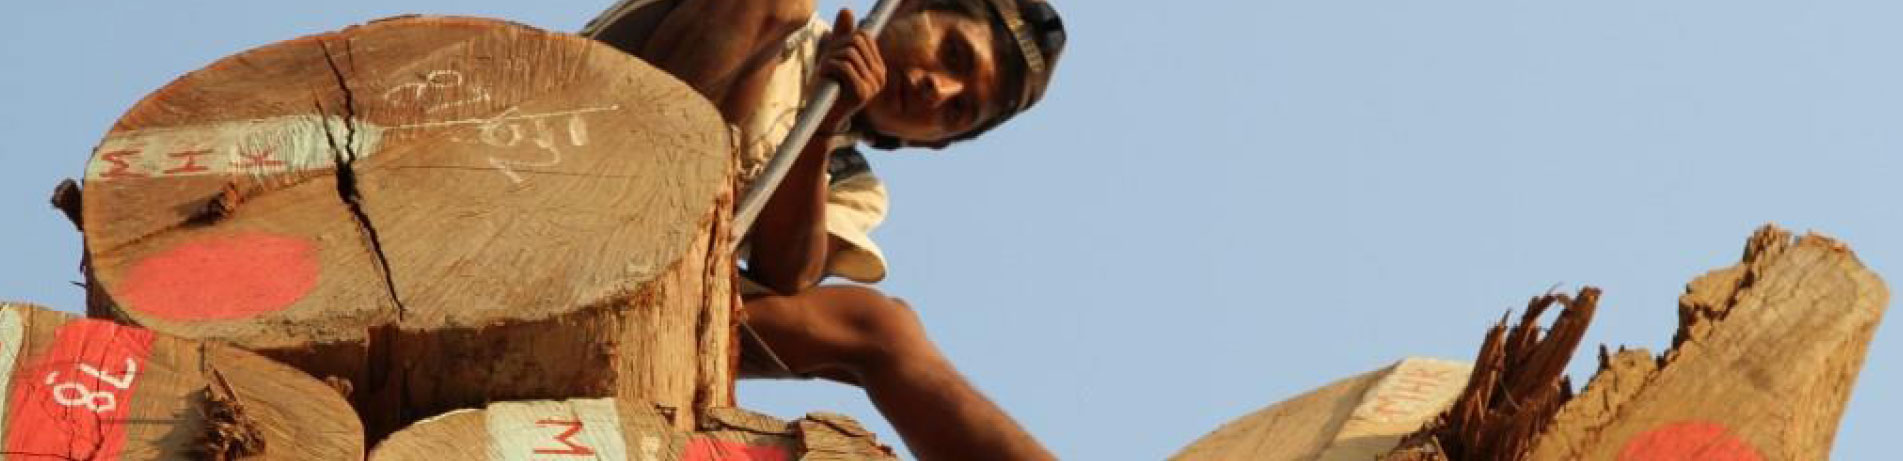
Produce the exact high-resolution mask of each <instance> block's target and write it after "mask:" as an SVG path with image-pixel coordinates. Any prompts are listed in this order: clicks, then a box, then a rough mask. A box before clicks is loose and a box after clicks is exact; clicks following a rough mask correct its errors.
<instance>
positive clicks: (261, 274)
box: [118, 232, 318, 320]
mask: <svg viewBox="0 0 1903 461" xmlns="http://www.w3.org/2000/svg"><path fill="white" fill-rule="evenodd" d="M317 273H318V264H317V248H316V247H315V246H313V245H312V244H311V243H310V242H309V241H307V240H304V239H300V238H297V237H290V236H284V235H277V234H268V233H262V232H250V233H242V234H235V235H224V236H218V237H213V238H207V239H200V240H196V241H192V242H187V243H185V244H183V245H179V246H177V247H173V248H172V249H169V250H165V251H164V252H161V253H159V254H157V255H153V256H151V257H148V258H146V259H145V260H143V261H139V262H138V264H137V265H134V266H133V267H132V270H131V271H130V272H128V273H127V274H126V277H125V283H124V284H122V285H121V286H120V287H119V293H118V294H119V299H120V301H122V302H123V304H124V305H126V306H128V307H131V308H132V309H135V310H138V311H140V312H144V313H147V314H151V315H152V316H155V317H160V318H165V319H169V320H233V319H241V318H246V317H251V316H255V315H259V314H264V313H269V312H276V311H278V310H281V309H284V308H285V307H289V306H290V305H291V303H294V302H297V300H299V299H303V298H304V295H306V294H309V293H310V291H311V289H313V288H316V287H317Z"/></svg>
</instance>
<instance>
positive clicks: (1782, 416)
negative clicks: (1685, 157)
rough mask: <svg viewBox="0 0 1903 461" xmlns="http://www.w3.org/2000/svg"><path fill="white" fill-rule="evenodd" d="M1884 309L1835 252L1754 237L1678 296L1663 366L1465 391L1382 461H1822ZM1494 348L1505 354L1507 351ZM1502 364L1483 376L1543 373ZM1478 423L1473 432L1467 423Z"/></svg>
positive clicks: (1828, 245)
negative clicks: (1728, 263) (1501, 408)
mask: <svg viewBox="0 0 1903 461" xmlns="http://www.w3.org/2000/svg"><path fill="white" fill-rule="evenodd" d="M1888 303H1889V292H1888V290H1887V289H1886V288H1885V287H1884V285H1883V282H1882V281H1881V280H1879V279H1878V278H1877V276H1876V275H1875V274H1872V273H1871V272H1870V271H1869V270H1867V269H1866V268H1864V266H1863V264H1862V263H1860V262H1859V261H1858V260H1857V258H1856V256H1855V255H1854V254H1852V252H1851V251H1850V249H1849V248H1847V247H1846V246H1844V245H1843V244H1841V243H1838V242H1837V241H1835V240H1832V239H1830V238H1828V237H1823V236H1819V235H1814V234H1813V235H1805V236H1803V237H1799V238H1795V239H1794V238H1792V236H1791V234H1790V233H1788V232H1785V231H1783V230H1779V229H1776V228H1774V227H1769V226H1766V227H1765V228H1762V229H1760V230H1758V232H1757V233H1756V234H1755V235H1753V236H1752V237H1751V239H1750V241H1749V242H1748V243H1747V244H1746V246H1745V251H1744V258H1743V262H1741V263H1739V264H1738V265H1736V266H1732V267H1728V268H1725V269H1720V270H1716V271H1712V272H1710V273H1707V274H1705V275H1704V276H1702V277H1699V278H1698V279H1697V280H1694V281H1692V283H1691V284H1690V285H1688V286H1687V287H1686V292H1685V294H1684V295H1683V296H1681V297H1680V298H1679V306H1678V308H1679V327H1678V330H1677V333H1676V334H1675V335H1674V337H1673V341H1672V347H1671V349H1670V350H1668V351H1666V352H1665V354H1664V355H1662V356H1658V357H1654V356H1653V355H1652V354H1651V353H1650V352H1647V351H1645V350H1643V349H1635V350H1621V351H1619V352H1617V353H1612V352H1609V351H1606V350H1605V349H1604V348H1601V350H1600V354H1599V357H1600V363H1599V371H1598V373H1597V374H1595V375H1594V376H1593V378H1592V380H1591V381H1590V382H1588V383H1587V385H1586V388H1585V390H1584V391H1583V392H1581V393H1580V394H1579V395H1578V396H1576V397H1572V398H1570V399H1567V398H1565V396H1564V394H1563V393H1562V394H1561V396H1560V397H1559V398H1558V399H1557V400H1559V402H1550V401H1548V400H1545V399H1544V397H1541V393H1542V392H1546V390H1544V389H1534V390H1533V393H1522V392H1524V391H1518V392H1513V391H1512V389H1514V388H1515V386H1509V385H1505V383H1507V382H1508V381H1510V379H1504V378H1503V379H1500V380H1499V382H1500V383H1502V384H1501V385H1493V386H1473V387H1470V388H1469V395H1468V396H1463V398H1462V401H1461V403H1459V404H1457V405H1456V406H1455V409H1453V410H1451V411H1449V412H1448V414H1446V415H1443V417H1442V418H1441V422H1440V424H1437V425H1435V426H1432V427H1430V428H1428V429H1426V430H1424V431H1422V432H1421V433H1420V434H1418V436H1419V437H1417V438H1415V439H1414V440H1412V441H1411V442H1410V443H1406V444H1403V445H1402V447H1401V448H1400V449H1398V450H1397V451H1396V452H1394V453H1393V454H1390V455H1389V457H1387V458H1386V459H1512V460H1518V459H1537V460H1570V459H1616V460H1635V461H1636V460H1692V459H1699V460H1730V461H1750V460H1777V459H1793V460H1796V459H1827V458H1829V456H1830V447H1831V442H1832V440H1833V439H1834V437H1835V435H1836V432H1837V423H1838V421H1839V420H1840V419H1841V417H1842V415H1843V410H1844V405H1845V403H1846V402H1847V401H1848V400H1849V398H1850V390H1851V387H1852V386H1853V385H1854V384H1855V382H1856V377H1857V373H1858V372H1859V371H1860V370H1861V369H1862V367H1863V360H1864V356H1865V352H1866V350H1867V348H1868V346H1869V342H1870V339H1871V337H1872V335H1873V334H1874V333H1875V330H1876V327H1877V324H1878V322H1879V321H1880V320H1881V319H1882V316H1883V311H1884V309H1886V308H1887V306H1888ZM1558 329H1559V328H1558V326H1557V325H1556V326H1555V330H1558ZM1554 335H1555V336H1557V335H1558V333H1557V332H1555V333H1554ZM1498 336H1499V334H1498V330H1496V331H1495V332H1494V333H1493V334H1490V335H1489V341H1488V342H1487V344H1488V346H1486V348H1484V349H1483V351H1482V354H1481V356H1482V357H1483V362H1482V363H1486V361H1485V359H1484V358H1485V357H1488V356H1489V354H1494V353H1492V352H1489V351H1490V350H1493V349H1498V348H1501V347H1502V346H1500V345H1499V343H1500V342H1496V341H1494V340H1493V338H1496V337H1498ZM1504 343H1505V344H1506V345H1507V346H1506V347H1508V348H1509V350H1510V347H1511V344H1512V343H1513V340H1512V339H1511V337H1509V338H1508V339H1506V340H1505V341H1504ZM1562 364H1563V363H1562ZM1505 365H1506V367H1507V368H1506V369H1505V370H1504V371H1502V372H1498V373H1491V374H1493V375H1501V376H1506V377H1511V376H1515V375H1520V376H1528V375H1531V376H1534V377H1536V378H1537V377H1540V376H1545V374H1546V372H1545V371H1544V370H1547V369H1549V368H1550V367H1552V366H1554V365H1553V364H1552V363H1549V362H1544V361H1540V360H1532V361H1530V362H1525V363H1516V362H1514V361H1512V360H1511V359H1508V360H1506V361H1505ZM1515 367H1528V368H1529V369H1530V370H1533V371H1517V370H1515V369H1514V368H1515ZM1486 368H1487V367H1484V366H1483V367H1481V368H1479V369H1476V374H1475V378H1476V382H1478V381H1480V380H1481V379H1482V378H1484V376H1483V372H1482V371H1481V370H1484V369H1486ZM1485 379H1492V378H1485ZM1489 389H1491V390H1492V392H1494V394H1492V395H1486V396H1482V395H1478V393H1480V392H1486V391H1487V390H1489ZM1502 391H1509V393H1507V394H1500V392H1502ZM1469 397H1472V399H1471V400H1479V399H1480V398H1481V397H1489V398H1493V399H1497V398H1499V397H1508V398H1511V399H1512V400H1510V401H1511V402H1516V403H1517V404H1519V405H1521V406H1523V407H1525V408H1528V409H1531V411H1534V412H1535V414H1533V415H1530V416H1529V417H1527V418H1517V419H1512V420H1508V421H1509V424H1494V425H1487V424H1484V423H1485V422H1487V421H1488V419H1487V418H1486V416H1487V415H1490V414H1499V413H1491V412H1493V411H1496V409H1497V408H1498V407H1485V406H1482V407H1481V408H1480V410H1481V411H1479V412H1476V410H1475V407H1474V406H1473V405H1472V404H1470V403H1469V400H1470V399H1469ZM1554 405H1558V406H1557V411H1556V412H1553V411H1551V410H1549V409H1550V408H1553V406H1554ZM1519 411H1520V412H1521V413H1524V412H1526V411H1529V410H1519ZM1476 415H1479V416H1480V418H1479V420H1480V421H1481V422H1482V423H1483V424H1481V425H1479V426H1475V425H1473V423H1472V422H1473V421H1475V420H1476V418H1475V416H1476ZM1529 418H1530V419H1529ZM1494 421H1500V420H1497V419H1496V420H1494ZM1475 447H1480V449H1481V450H1484V451H1475Z"/></svg>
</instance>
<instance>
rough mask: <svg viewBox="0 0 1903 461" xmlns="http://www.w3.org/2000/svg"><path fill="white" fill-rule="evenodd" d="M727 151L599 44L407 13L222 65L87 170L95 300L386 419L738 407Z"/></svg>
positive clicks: (700, 108) (668, 90)
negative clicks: (523, 404) (331, 387)
mask: <svg viewBox="0 0 1903 461" xmlns="http://www.w3.org/2000/svg"><path fill="white" fill-rule="evenodd" d="M731 152H732V146H731V145H730V141H729V138H728V132H727V130H726V128H725V124H724V123H723V122H722V121H721V118H720V116H719V114H718V112H717V111H716V110H715V109H714V107H713V106H712V105H711V104H709V103H707V102H706V101H705V100H704V99H702V98H701V97H699V96H698V94H696V93H695V92H694V91H693V90H692V89H691V88H689V87H688V86H687V85H685V84H683V83H681V82H679V81H678V80H675V79H673V78H672V77H670V76H668V75H667V74H665V73H664V72H662V71H660V70H657V69H655V68H653V67H651V66H648V65H646V64H645V63H642V62H640V61H639V60H638V59H635V58H633V57H630V56H627V55H625V54H623V53H620V52H618V51H615V50H613V49H612V48H608V47H606V46H602V45H600V44H597V43H595V42H593V41H590V40H587V39H583V38H579V37H574V36H569V35H563V34H555V33H549V32H544V31H540V30H536V29H531V28H528V27H524V26H520V25H516V24H511V23H506V22H501V21H494V20H485V19H474V18H453V17H404V18H396V19H390V20H384V21H378V22H373V23H370V24H367V25H363V26H358V27H352V28H349V29H345V30H343V31H339V32H332V33H325V34H320V35H315V36H310V37H304V38H300V39H296V40H291V41H286V42H282V43H277V44H272V45H268V46H265V47H261V48H257V49H254V50H250V51H246V52H244V53H241V54H238V55H235V56H232V57H229V58H226V59H223V60H220V61H218V62H216V63H213V64H212V65H210V66H209V67H206V68H205V69H202V70H199V71H196V72H193V73H191V74H188V75H186V76H184V77H182V78H180V79H178V80H177V81H174V82H172V83H171V84H169V85H166V86H165V87H164V88H162V89H160V90H158V91H157V92H156V93H154V94H152V95H151V96H149V97H147V98H146V99H145V100H143V101H140V102H139V103H138V104H137V105H135V106H134V107H133V108H132V109H131V110H130V111H129V112H127V113H126V114H125V116H124V117H123V118H121V119H120V120H119V121H118V122H117V123H116V124H115V125H114V126H113V128H112V130H111V132H110V133H109V134H108V135H107V137H106V139H105V140H104V141H103V142H102V143H101V144H100V145H99V147H98V148H97V150H96V151H95V153H94V155H93V157H92V159H91V162H90V163H89V164H88V166H87V169H86V176H85V178H84V188H83V190H84V194H83V197H82V198H81V200H80V201H79V202H80V204H81V206H79V207H78V208H81V209H82V211H80V212H79V213H78V214H79V215H80V216H81V218H80V221H81V222H80V223H79V224H80V225H81V227H82V229H83V232H84V234H85V245H86V257H87V260H88V263H89V281H90V282H91V283H90V285H91V293H90V294H91V296H90V297H89V304H90V306H89V311H90V312H91V313H92V314H93V315H94V316H97V317H103V318H110V319H115V320H118V321H121V322H124V323H127V324H131V325H138V326H142V327H145V328H149V329H152V330H154V331H158V332H162V333H165V334H169V335H175V336H179V337H184V338H192V339H205V340H217V341H224V342H229V343H231V344H235V345H237V346H240V347H243V348H245V349H249V350H253V351H257V352H260V353H262V354H264V355H266V356H269V357H271V358H274V359H277V360H280V361H283V362H285V363H288V364H291V365H293V366H295V367H297V368H299V369H302V370H304V371H306V372H309V373H311V374H312V375H315V376H317V377H320V378H328V379H333V380H337V381H341V382H344V383H347V384H348V386H346V387H349V388H351V389H352V392H351V400H352V402H354V403H355V404H356V405H357V407H358V408H359V409H366V410H367V409H375V411H365V412H364V415H363V416H364V418H365V421H366V424H367V425H368V426H369V429H370V433H371V434H372V437H373V439H374V437H376V436H377V435H379V434H384V433H387V432H390V431H393V430H395V429H397V428H400V427H402V426H403V425H404V424H406V423H408V422H410V421H413V420H416V419H420V418H422V417H427V416H431V415H436V414H439V413H442V412H444V411H449V410H453V409H458V408H471V407H477V406H480V405H482V404H484V403H487V402H492V401H499V400H527V399H548V398H579V397H615V398H620V399H624V400H628V401H642V402H650V403H653V404H659V405H666V406H669V407H672V408H676V409H678V411H677V412H676V413H674V418H672V420H671V421H670V424H672V425H673V426H674V427H676V428H678V429H683V430H685V429H690V428H691V427H692V426H693V424H694V422H695V421H697V420H698V417H697V416H698V412H699V411H701V410H702V409H705V408H712V407H719V406H729V405H731V404H732V396H731V393H732V379H733V376H732V371H731V368H732V366H731V365H730V364H731V359H732V357H731V356H732V354H733V348H732V347H731V344H730V343H731V341H732V340H731V336H730V334H731V331H732V325H733V318H732V314H733V310H734V308H735V303H736V298H735V297H734V295H733V290H732V289H731V287H730V284H731V281H732V277H733V273H734V267H733V258H732V256H731V255H732V250H733V248H732V247H733V242H732V241H731V239H730V238H729V237H728V235H729V232H728V231H727V230H726V229H724V226H725V225H726V222H727V213H728V212H729V208H730V205H731V204H730V202H731V190H732V187H731V181H732V179H731V178H732V174H733V156H732V154H731Z"/></svg>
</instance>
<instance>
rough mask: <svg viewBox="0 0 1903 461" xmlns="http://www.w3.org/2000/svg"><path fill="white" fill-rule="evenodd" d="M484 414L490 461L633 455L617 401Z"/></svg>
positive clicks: (516, 405)
mask: <svg viewBox="0 0 1903 461" xmlns="http://www.w3.org/2000/svg"><path fill="white" fill-rule="evenodd" d="M483 414H484V417H485V418H486V420H485V421H484V425H485V426H487V428H488V431H489V459H491V460H495V461H529V460H536V461H545V460H564V459H576V460H582V459H601V460H616V461H621V460H626V459H627V456H628V447H627V444H626V443H624V442H622V440H621V415H620V413H619V412H618V411H616V410H615V404H614V400H613V399H577V400H567V401H561V402H553V401H535V402H502V403H496V404H492V405H489V408H488V410H486V411H484V412H483Z"/></svg>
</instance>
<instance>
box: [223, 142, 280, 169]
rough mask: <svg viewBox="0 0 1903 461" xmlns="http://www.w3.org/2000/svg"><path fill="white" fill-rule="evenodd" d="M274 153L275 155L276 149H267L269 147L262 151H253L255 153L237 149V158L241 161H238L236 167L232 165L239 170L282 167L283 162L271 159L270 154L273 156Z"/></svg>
mask: <svg viewBox="0 0 1903 461" xmlns="http://www.w3.org/2000/svg"><path fill="white" fill-rule="evenodd" d="M274 153H277V149H274V148H269V147H266V148H264V149H262V150H255V151H254V150H249V149H239V150H238V157H239V158H241V159H243V160H239V161H238V163H237V165H234V166H237V167H239V168H252V167H267V166H283V165H284V161H283V160H278V159H274V158H271V154H274Z"/></svg>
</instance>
